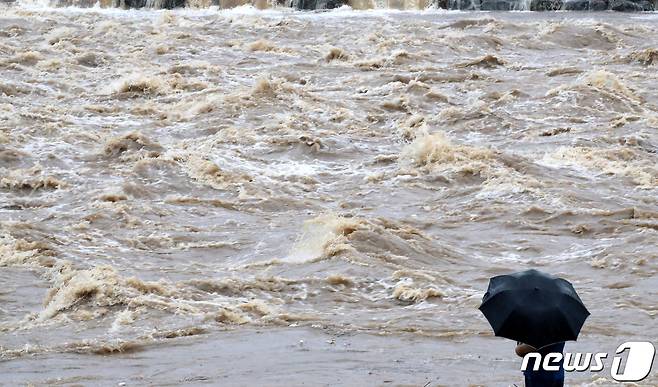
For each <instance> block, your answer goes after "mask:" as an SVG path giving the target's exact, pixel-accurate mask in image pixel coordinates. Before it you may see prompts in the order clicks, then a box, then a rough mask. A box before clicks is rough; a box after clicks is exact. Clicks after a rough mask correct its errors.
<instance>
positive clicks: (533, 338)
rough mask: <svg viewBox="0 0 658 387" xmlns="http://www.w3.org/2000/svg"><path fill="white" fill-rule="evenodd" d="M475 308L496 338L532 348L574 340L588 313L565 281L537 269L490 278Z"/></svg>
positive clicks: (569, 284)
mask: <svg viewBox="0 0 658 387" xmlns="http://www.w3.org/2000/svg"><path fill="white" fill-rule="evenodd" d="M479 309H480V311H481V312H482V313H483V314H484V317H486V318H487V320H488V321H489V324H491V327H492V328H493V330H494V333H495V334H496V336H501V337H505V338H508V339H512V340H516V341H521V342H523V343H526V344H529V345H532V346H533V347H535V348H542V347H544V346H546V345H549V344H554V343H558V342H562V341H569V340H576V338H577V337H578V333H580V328H582V326H583V324H584V323H585V319H587V316H589V314H590V313H589V311H587V308H585V305H583V302H582V301H581V300H580V297H578V294H577V293H576V290H574V288H573V286H572V285H571V283H570V282H569V281H567V280H565V279H562V278H557V277H555V276H552V275H550V274H547V273H543V272H540V271H538V270H526V271H521V272H518V273H512V274H507V275H499V276H496V277H493V278H491V279H490V280H489V288H488V289H487V292H486V293H485V294H484V297H483V298H482V304H481V305H480V308H479Z"/></svg>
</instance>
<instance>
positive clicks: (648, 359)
mask: <svg viewBox="0 0 658 387" xmlns="http://www.w3.org/2000/svg"><path fill="white" fill-rule="evenodd" d="M615 354H616V355H615V356H614V357H613V358H612V366H611V368H610V376H611V377H612V378H613V379H614V380H616V381H618V382H639V381H641V380H643V379H644V378H646V377H647V376H649V373H650V372H651V367H652V366H653V359H654V357H655V355H656V348H655V347H654V346H653V344H651V343H650V342H647V341H629V342H626V343H623V344H621V345H620V346H619V347H617V350H616V351H615ZM624 355H625V356H624ZM563 356H564V365H563V366H564V370H565V371H567V372H572V371H576V372H582V371H586V370H590V371H591V372H600V371H603V369H604V368H605V365H604V360H605V359H607V358H608V354H607V353H605V352H599V353H595V354H592V353H568V352H567V353H565V354H564V355H562V353H559V352H556V353H549V354H546V355H545V356H544V357H543V359H542V355H541V354H539V353H537V352H531V353H528V354H527V355H525V356H524V357H523V363H522V364H521V371H525V370H527V368H528V363H529V362H530V359H533V367H532V369H533V370H534V371H538V370H539V367H542V368H543V369H544V370H546V371H558V370H559V369H560V361H561V360H562V358H563ZM624 360H625V361H624ZM622 365H623V367H622Z"/></svg>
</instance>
